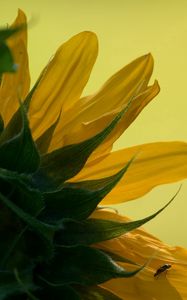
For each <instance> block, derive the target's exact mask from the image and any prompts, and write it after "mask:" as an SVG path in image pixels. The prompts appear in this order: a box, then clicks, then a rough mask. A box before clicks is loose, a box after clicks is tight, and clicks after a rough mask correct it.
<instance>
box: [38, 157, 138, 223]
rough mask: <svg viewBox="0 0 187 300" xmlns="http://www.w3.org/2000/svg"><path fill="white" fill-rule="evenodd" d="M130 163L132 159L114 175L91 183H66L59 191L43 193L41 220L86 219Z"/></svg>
mask: <svg viewBox="0 0 187 300" xmlns="http://www.w3.org/2000/svg"><path fill="white" fill-rule="evenodd" d="M132 161H133V159H131V160H130V161H129V162H128V163H127V164H126V166H125V167H124V168H123V169H122V170H120V171H119V172H118V173H116V174H115V175H112V176H109V177H106V178H102V179H98V180H92V181H84V182H76V183H66V184H64V187H63V188H62V189H61V190H59V191H56V192H49V193H44V194H43V196H44V201H45V209H44V210H43V212H42V214H41V218H42V219H43V220H47V222H58V221H61V219H62V218H73V219H77V220H82V219H86V218H87V217H88V216H89V215H90V214H91V213H92V212H93V211H94V210H95V208H96V207H97V205H98V204H99V202H100V201H101V200H102V199H103V198H104V197H105V196H106V195H107V194H108V193H109V192H110V191H111V190H112V189H113V188H114V186H115V185H116V184H117V183H118V181H119V180H120V179H121V178H122V176H123V175H124V174H125V172H126V171H127V169H128V167H129V166H130V164H131V163H132Z"/></svg>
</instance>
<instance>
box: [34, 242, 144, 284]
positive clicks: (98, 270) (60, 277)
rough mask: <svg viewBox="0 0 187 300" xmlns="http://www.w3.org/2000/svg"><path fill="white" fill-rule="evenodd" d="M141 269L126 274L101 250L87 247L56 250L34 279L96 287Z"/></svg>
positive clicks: (129, 275)
mask: <svg viewBox="0 0 187 300" xmlns="http://www.w3.org/2000/svg"><path fill="white" fill-rule="evenodd" d="M140 270H142V267H141V268H138V269H136V270H134V271H127V270H125V269H124V268H122V267H120V266H119V265H117V264H116V263H115V262H114V261H113V260H112V259H111V258H110V257H109V256H108V255H106V254H104V253H103V252H102V251H100V250H97V249H94V248H91V247H87V246H80V245H79V246H75V247H59V248H57V250H56V256H55V257H54V259H53V261H52V262H51V263H49V264H48V265H41V267H40V270H38V274H37V276H39V278H40V279H42V280H43V281H44V282H46V283H47V282H48V283H49V284H50V285H51V284H52V285H53V286H55V285H56V286H61V285H64V284H80V285H97V284H100V283H102V282H105V281H107V280H110V279H112V278H125V277H132V276H134V275H135V274H137V273H138V272H139V271H140Z"/></svg>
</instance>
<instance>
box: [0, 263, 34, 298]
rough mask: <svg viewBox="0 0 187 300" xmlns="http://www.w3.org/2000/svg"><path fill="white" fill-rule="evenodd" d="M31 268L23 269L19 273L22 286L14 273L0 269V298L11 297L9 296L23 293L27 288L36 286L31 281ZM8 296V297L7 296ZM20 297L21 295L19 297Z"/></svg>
mask: <svg viewBox="0 0 187 300" xmlns="http://www.w3.org/2000/svg"><path fill="white" fill-rule="evenodd" d="M32 273H33V271H32V269H30V268H29V269H28V270H25V271H23V272H22V273H21V276H20V277H21V280H22V282H23V284H24V287H23V286H22V285H21V284H20V282H18V281H17V279H16V276H15V273H14V272H11V271H2V270H0V300H4V299H12V298H11V296H13V295H18V296H19V297H20V296H21V294H24V293H25V289H27V290H35V289H36V286H35V284H34V283H33V278H32V277H33V275H32ZM9 297H10V298H9ZM20 299H21V297H20Z"/></svg>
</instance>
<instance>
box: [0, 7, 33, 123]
mask: <svg viewBox="0 0 187 300" xmlns="http://www.w3.org/2000/svg"><path fill="white" fill-rule="evenodd" d="M26 22H27V20H26V16H25V14H24V12H23V11H21V10H19V11H18V16H17V18H16V20H15V21H14V23H13V24H12V25H11V27H16V26H19V25H21V24H26ZM7 44H8V46H9V47H10V49H11V51H12V54H13V57H14V61H15V63H16V64H17V66H18V70H17V72H16V73H5V74H4V75H3V77H2V82H1V85H0V113H1V115H2V117H3V120H4V122H5V125H6V124H7V123H8V121H9V120H10V118H11V117H12V115H13V114H14V113H15V111H16V110H17V108H18V106H19V100H20V99H21V100H24V98H25V97H26V95H27V93H28V91H29V86H30V75H29V65H28V55H27V31H26V30H25V29H24V30H21V31H20V32H18V33H17V34H15V35H13V36H12V37H10V38H9V39H8V41H7Z"/></svg>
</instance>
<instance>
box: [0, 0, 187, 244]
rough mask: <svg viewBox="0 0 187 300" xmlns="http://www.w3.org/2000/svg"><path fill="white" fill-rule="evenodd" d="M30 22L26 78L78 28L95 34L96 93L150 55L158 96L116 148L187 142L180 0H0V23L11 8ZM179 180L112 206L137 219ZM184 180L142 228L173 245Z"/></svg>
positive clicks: (185, 210) (185, 32)
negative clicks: (20, 11)
mask: <svg viewBox="0 0 187 300" xmlns="http://www.w3.org/2000/svg"><path fill="white" fill-rule="evenodd" d="M19 7H20V8H22V9H23V10H24V11H25V12H26V13H27V16H28V18H29V20H30V29H29V54H30V70H31V75H32V82H34V80H36V78H37V76H38V75H39V73H40V71H41V69H42V68H43V67H44V66H45V64H46V63H47V62H48V60H49V59H50V58H51V56H52V54H53V53H54V52H55V50H56V48H57V47H58V46H59V45H60V44H61V43H62V42H63V41H65V40H67V39H68V38H69V37H71V36H72V35H74V34H76V33H78V32H79V31H83V30H92V31H94V32H96V33H97V35H98V38H99V43H100V53H99V57H98V60H97V63H96V66H95V68H94V70H93V73H92V76H91V78H90V82H89V84H88V86H87V88H86V90H85V93H90V92H94V91H96V90H97V89H98V88H99V87H100V85H102V84H103V82H104V81H105V80H106V79H107V78H108V77H109V76H111V75H112V74H113V73H114V72H115V71H117V70H118V69H120V68H121V67H122V66H124V65H125V64H127V63H128V62H130V61H131V60H133V59H135V58H136V57H138V56H140V55H143V54H145V53H148V52H151V53H152V54H153V56H154V59H155V71H154V74H153V77H152V81H153V80H154V79H155V78H157V79H158V80H159V83H160V85H161V93H160V94H159V95H158V96H157V99H156V100H153V102H152V103H151V104H149V106H148V107H147V108H145V109H144V111H143V112H142V113H141V115H140V116H139V117H138V119H137V120H136V121H135V122H134V124H133V125H131V126H130V128H128V130H127V132H126V133H125V134H124V135H123V136H122V137H121V139H120V140H119V142H117V143H116V145H115V149H119V148H121V147H126V146H130V145H135V144H139V143H146V142H152V141H158V140H160V141H167V140H187V132H186V125H187V120H186V115H187V1H186V0H157V1H154V0H94V1H88V0H62V1H60V0H49V1H48V0H45V1H44V0H32V1H29V0H0V25H1V26H4V25H6V24H7V23H11V22H12V20H13V19H14V18H15V17H16V14H17V8H19ZM178 187H179V183H177V184H174V185H167V186H166V185H165V186H161V187H159V188H155V189H154V190H153V191H152V192H150V193H149V194H147V195H146V196H145V197H142V198H141V199H138V200H136V201H131V202H130V203H126V204H123V205H120V206H118V209H119V211H120V212H122V213H124V214H126V215H128V216H130V217H133V218H136V219H137V218H143V217H145V216H147V215H148V214H151V213H153V212H154V211H156V210H157V209H158V208H160V207H161V206H163V205H164V204H165V203H166V202H167V201H168V200H169V199H170V198H171V196H172V195H173V194H174V193H175V191H176V190H177V189H178ZM186 201H187V181H185V182H184V184H183V187H182V191H181V192H180V194H179V196H177V199H176V200H175V202H174V203H173V204H171V205H170V207H169V208H167V210H165V211H164V212H163V213H162V214H161V215H160V216H158V217H157V218H156V219H154V220H153V221H151V222H150V223H149V224H148V225H146V226H145V227H146V228H147V229H148V230H149V231H150V232H152V233H154V234H156V235H157V236H158V237H160V238H161V239H162V240H164V241H166V242H168V243H170V244H172V245H176V244H178V245H182V246H185V247H187V238H186V236H187V234H186V232H187V204H186Z"/></svg>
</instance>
